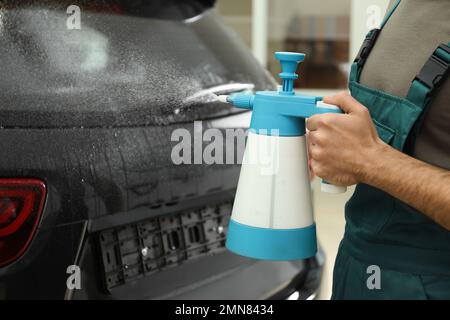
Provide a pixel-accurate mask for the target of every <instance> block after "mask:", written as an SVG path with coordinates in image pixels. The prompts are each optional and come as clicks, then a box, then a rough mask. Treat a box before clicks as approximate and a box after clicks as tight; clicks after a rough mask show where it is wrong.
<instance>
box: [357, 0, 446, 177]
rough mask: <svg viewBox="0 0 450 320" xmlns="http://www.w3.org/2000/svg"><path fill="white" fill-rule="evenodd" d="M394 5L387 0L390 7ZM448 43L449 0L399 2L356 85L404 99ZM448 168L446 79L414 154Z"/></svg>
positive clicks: (431, 107) (431, 105)
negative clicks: (437, 51)
mask: <svg viewBox="0 0 450 320" xmlns="http://www.w3.org/2000/svg"><path fill="white" fill-rule="evenodd" d="M395 3H396V0H391V3H390V5H389V7H390V8H392V7H393V5H394V4H395ZM448 42H450V0H402V1H401V3H400V5H399V6H398V8H397V10H396V11H395V12H394V14H393V15H392V16H391V18H390V19H389V21H388V23H387V24H386V26H385V27H384V29H383V31H382V32H381V34H380V36H379V38H378V41H377V43H376V45H375V47H374V48H373V50H372V52H371V54H370V56H369V58H368V59H367V62H366V64H365V66H364V69H363V71H362V73H361V79H360V81H361V83H362V84H364V85H366V86H369V87H372V88H376V89H379V90H382V91H385V92H387V93H390V94H393V95H396V96H400V97H406V95H407V93H408V90H409V87H410V85H411V81H412V80H413V79H414V77H415V76H416V75H417V74H418V73H419V71H420V70H421V69H422V66H423V65H424V63H425V62H426V61H427V59H428V58H429V57H430V55H431V54H432V53H433V52H434V50H435V49H436V48H437V46H438V45H439V44H441V43H445V44H448ZM413 155H414V156H415V157H416V158H418V159H421V160H423V161H426V162H428V163H430V164H433V165H436V166H439V167H443V168H446V169H449V170H450V81H448V80H447V81H446V82H445V83H444V85H443V86H442V87H441V88H440V90H439V92H438V93H437V95H436V97H435V99H434V101H433V102H432V104H430V106H429V109H428V113H427V114H426V117H425V121H424V124H423V127H422V130H421V132H420V133H419V136H418V137H417V142H416V146H415V150H414V154H413Z"/></svg>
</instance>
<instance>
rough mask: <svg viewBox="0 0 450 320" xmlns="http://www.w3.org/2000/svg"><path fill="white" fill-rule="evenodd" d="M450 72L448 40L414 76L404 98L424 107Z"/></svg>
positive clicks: (449, 46) (449, 45)
mask: <svg viewBox="0 0 450 320" xmlns="http://www.w3.org/2000/svg"><path fill="white" fill-rule="evenodd" d="M449 73H450V42H449V43H448V45H445V44H441V45H440V46H439V47H437V49H436V50H435V51H434V52H433V54H432V55H431V56H430V58H428V60H427V62H425V64H424V66H423V67H422V70H420V72H419V74H418V75H417V76H416V77H415V78H414V80H413V82H412V84H411V87H410V88H409V92H408V95H407V96H406V99H408V100H409V101H411V102H412V103H414V104H415V105H417V106H419V107H421V108H425V106H426V105H427V104H428V103H429V102H430V100H431V99H432V98H433V96H434V94H435V92H436V91H437V89H439V87H440V86H441V85H442V84H443V83H444V81H445V79H446V78H447V76H448V75H449Z"/></svg>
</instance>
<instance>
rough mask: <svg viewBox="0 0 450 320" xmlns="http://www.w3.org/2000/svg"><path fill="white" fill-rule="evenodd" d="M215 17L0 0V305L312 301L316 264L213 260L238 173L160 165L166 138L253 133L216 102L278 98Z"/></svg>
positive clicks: (186, 4) (205, 5)
mask: <svg viewBox="0 0 450 320" xmlns="http://www.w3.org/2000/svg"><path fill="white" fill-rule="evenodd" d="M213 6H214V1H211V0H140V1H139V0H136V1H129V0H116V1H114V0H89V1H88V0H86V1H76V0H70V1H64V0H47V1H29V0H28V1H23V0H1V1H0V150H1V152H0V299H64V298H65V299H261V298H263V299H271V298H273V299H286V298H288V297H291V298H298V299H306V298H311V297H313V296H314V294H315V293H316V292H317V290H318V286H319V283H320V274H321V270H322V262H323V261H322V258H321V257H316V258H314V259H309V260H305V261H295V262H268V261H256V260H251V259H247V258H243V257H240V256H236V255H234V254H232V253H230V252H228V251H226V249H225V248H224V241H225V237H226V231H227V230H226V228H227V221H228V219H229V216H230V212H231V207H232V202H233V197H234V192H235V188H236V185H237V180H238V176H239V165H238V164H228V165H225V164H224V165H220V164H215V165H207V164H197V165H188V164H182V165H175V164H174V163H173V161H172V160H171V152H172V149H173V147H174V144H175V143H176V142H174V141H172V140H173V139H171V135H172V133H173V132H174V131H175V130H176V129H180V128H181V129H186V130H188V131H189V132H191V133H193V131H194V121H196V120H201V121H203V122H202V125H203V127H204V128H211V127H217V128H219V129H220V130H225V129H226V128H243V127H245V126H246V125H248V123H247V124H246V122H245V121H247V120H245V119H248V117H249V114H248V113H240V112H241V111H239V110H236V109H234V108H232V107H230V106H227V105H224V104H220V103H218V102H217V101H216V100H215V99H214V96H215V94H229V93H232V92H238V91H245V90H250V91H253V90H273V89H274V88H276V83H275V82H274V80H273V79H272V78H271V76H269V74H268V73H267V72H266V71H265V70H264V69H263V68H262V67H261V66H260V65H259V64H258V63H257V62H256V61H255V59H254V58H253V57H252V55H251V53H250V52H249V50H248V49H247V48H246V47H245V45H244V44H243V43H242V42H241V40H240V39H239V38H238V37H237V36H236V35H235V34H234V33H233V32H232V31H230V29H228V28H227V27H226V26H225V25H224V24H223V22H222V21H221V20H220V18H219V17H218V16H217V14H216V13H215V12H214V9H213ZM73 19H79V21H75V20H73ZM77 23H78V25H77ZM242 119H244V120H245V121H243V122H242V121H241V120H242ZM241 123H242V124H241ZM231 143H232V144H233V145H237V142H236V141H235V140H234V138H233V140H232V141H231ZM193 148H194V147H193ZM194 151H195V150H193V151H192V152H194ZM77 271H79V272H80V273H78V275H79V279H78V280H79V285H81V287H80V286H78V285H77V281H78V280H77V279H76V278H74V276H77ZM71 285H75V287H73V286H71Z"/></svg>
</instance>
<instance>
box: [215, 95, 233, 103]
mask: <svg viewBox="0 0 450 320" xmlns="http://www.w3.org/2000/svg"><path fill="white" fill-rule="evenodd" d="M217 100H218V101H220V102H222V103H230V101H228V96H226V95H220V96H217Z"/></svg>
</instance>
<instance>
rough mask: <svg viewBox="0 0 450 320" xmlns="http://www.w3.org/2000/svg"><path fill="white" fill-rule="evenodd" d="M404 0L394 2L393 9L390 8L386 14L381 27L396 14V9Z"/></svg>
mask: <svg viewBox="0 0 450 320" xmlns="http://www.w3.org/2000/svg"><path fill="white" fill-rule="evenodd" d="M401 1H402V0H397V2H396V3H395V4H394V6H393V7H392V9H391V10H389V12H388V13H387V14H386V17H384V20H383V22H382V23H381V27H380V29H383V28H384V26H385V25H386V23H387V22H388V21H389V19H390V18H391V16H392V15H393V14H394V12H395V10H396V9H397V8H398V5H399V4H400V2H401Z"/></svg>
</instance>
